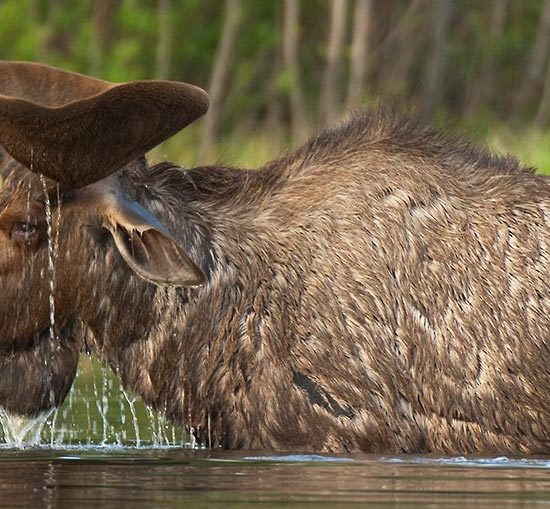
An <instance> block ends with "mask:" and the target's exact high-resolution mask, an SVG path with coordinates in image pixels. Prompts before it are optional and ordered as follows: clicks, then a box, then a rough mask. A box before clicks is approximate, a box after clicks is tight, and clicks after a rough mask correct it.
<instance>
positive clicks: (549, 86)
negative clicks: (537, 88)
mask: <svg viewBox="0 0 550 509" xmlns="http://www.w3.org/2000/svg"><path fill="white" fill-rule="evenodd" d="M549 125H550V61H549V62H548V66H547V68H546V79H545V80H544V90H543V92H542V99H541V101H540V104H539V109H538V111H537V115H536V116H535V120H534V126H535V127H536V128H538V129H546V128H547V127H548V126H549Z"/></svg>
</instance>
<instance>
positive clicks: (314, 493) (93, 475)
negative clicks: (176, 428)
mask: <svg viewBox="0 0 550 509" xmlns="http://www.w3.org/2000/svg"><path fill="white" fill-rule="evenodd" d="M0 505H2V506H10V507H17V506H20V507H24V506H25V507H58V506H63V507H64V506H67V507H117V508H119V507H197V508H201V507H209V508H218V507H219V508H250V507H259V506H261V507H269V508H294V507H295V508H305V507H323V508H327V509H328V508H339V507H346V508H350V507H367V506H368V507H409V508H410V507H430V508H438V507H442V508H443V507H461V508H464V507H541V506H545V505H550V459H548V460H546V459H532V458H530V459H528V460H526V459H519V460H516V461H514V460H509V459H505V458H468V459H466V458H434V457H404V456H403V457H380V456H358V455H354V456H349V455H347V456H304V455H277V456H274V455H266V454H262V453H258V452H257V451H239V452H221V451H220V452H218V451H215V452H213V451H204V450H189V449H182V448H157V449H141V448H140V449H130V448H116V447H113V446H109V447H105V448H101V447H84V448H78V447H72V448H71V447H67V448H64V449H48V448H45V449H31V450H23V451H22V450H13V449H6V448H4V449H3V450H1V451H0Z"/></svg>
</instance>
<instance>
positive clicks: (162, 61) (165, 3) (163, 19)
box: [155, 0, 172, 80]
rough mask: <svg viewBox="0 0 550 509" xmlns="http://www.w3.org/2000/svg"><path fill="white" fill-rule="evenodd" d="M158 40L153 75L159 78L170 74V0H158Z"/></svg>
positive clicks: (161, 78) (166, 77)
mask: <svg viewBox="0 0 550 509" xmlns="http://www.w3.org/2000/svg"><path fill="white" fill-rule="evenodd" d="M157 5H158V7H157V9H158V42H157V56H156V61H155V76H156V78H157V79H159V80H165V79H168V77H169V76H170V58H171V52H172V0H158V4H157Z"/></svg>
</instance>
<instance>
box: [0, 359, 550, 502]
mask: <svg viewBox="0 0 550 509" xmlns="http://www.w3.org/2000/svg"><path fill="white" fill-rule="evenodd" d="M6 431H8V433H7V434H4V436H3V440H4V443H3V445H0V506H1V507H4V506H9V507H18V506H21V507H58V506H67V507H117V508H119V507H126V506H131V507H193V508H195V507H198V508H200V507H209V508H217V507H219V508H250V507H258V506H261V507H267V508H294V507H296V508H306V507H323V508H327V509H330V508H338V507H346V508H350V507H351V508H353V507H366V506H367V507H407V508H411V507H430V508H437V507H445V508H448V507H460V508H463V507H499V508H501V507H540V506H541V505H548V506H550V458H515V459H511V458H504V457H491V458H488V457H468V458H464V457H455V458H442V457H434V456H372V455H330V456H329V455H304V454H299V455H298V454H296V455H292V454H287V453H285V454H284V455H277V454H274V453H269V454H267V453H265V452H258V451H228V452H226V451H208V450H204V449H202V450H201V449H196V448H194V444H193V443H191V442H190V441H189V438H188V437H187V436H186V435H185V433H184V432H183V431H182V430H181V429H178V428H177V427H174V426H171V425H170V424H168V423H166V422H165V421H164V420H163V419H162V418H161V417H159V416H157V415H155V414H152V413H149V412H148V411H147V410H146V408H145V407H144V406H143V404H142V403H140V402H139V401H134V400H133V399H132V397H131V396H130V395H128V394H125V393H124V392H123V391H122V390H121V389H120V387H119V385H118V383H117V382H116V380H115V379H114V378H113V377H111V376H110V374H108V373H107V372H105V371H103V370H102V368H101V367H100V366H99V365H98V364H96V363H91V362H90V361H89V360H87V359H84V360H83V363H82V365H81V368H80V372H79V376H78V379H77V383H76V385H75V388H74V389H73V391H72V393H71V395H70V397H69V398H68V400H67V402H66V403H65V404H64V405H63V407H62V408H61V409H60V410H59V411H58V412H57V413H56V414H54V415H50V416H49V417H48V418H47V419H46V421H45V423H44V425H43V427H42V428H41V430H40V439H39V440H38V443H36V444H33V445H31V444H29V443H28V442H25V440H29V439H31V438H32V433H30V434H29V435H28V436H27V437H26V438H22V437H21V436H15V437H14V436H10V432H9V430H6ZM16 435H17V434H16ZM14 440H15V441H14ZM6 441H9V442H10V443H9V444H7V443H6ZM15 445H19V447H15Z"/></svg>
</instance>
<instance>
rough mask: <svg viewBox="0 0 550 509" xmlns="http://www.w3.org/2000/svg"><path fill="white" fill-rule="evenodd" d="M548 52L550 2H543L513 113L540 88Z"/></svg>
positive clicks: (549, 40) (546, 0)
mask: <svg viewBox="0 0 550 509" xmlns="http://www.w3.org/2000/svg"><path fill="white" fill-rule="evenodd" d="M549 50H550V0H545V1H544V3H543V5H542V8H541V12H540V17H539V24H538V27H537V33H536V35H535V42H534V44H533V50H532V52H531V56H530V58H529V63H528V65H527V70H526V71H525V79H524V80H523V82H522V83H521V85H520V88H519V92H518V94H517V96H516V100H515V101H514V103H515V104H514V109H515V111H518V110H521V109H523V108H524V107H525V106H526V105H527V103H528V102H529V100H530V99H532V97H533V95H534V94H535V93H536V91H537V88H538V87H540V85H541V82H542V79H543V75H544V69H545V62H546V58H547V56H548V51H549Z"/></svg>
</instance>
